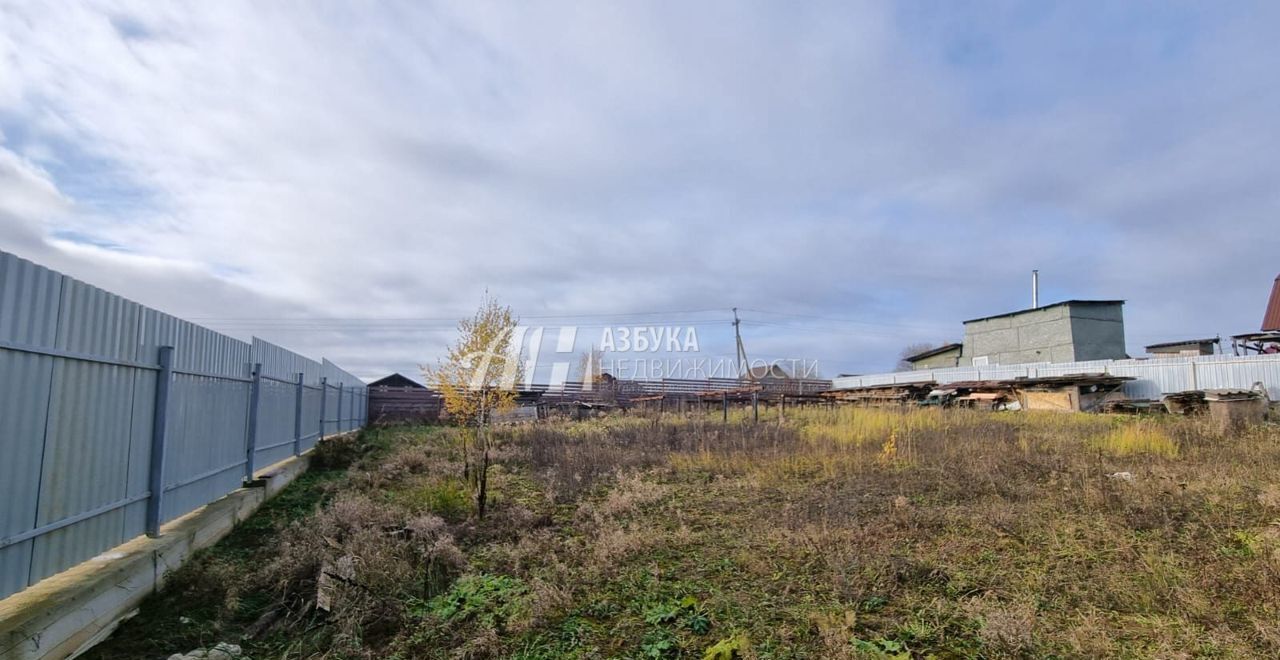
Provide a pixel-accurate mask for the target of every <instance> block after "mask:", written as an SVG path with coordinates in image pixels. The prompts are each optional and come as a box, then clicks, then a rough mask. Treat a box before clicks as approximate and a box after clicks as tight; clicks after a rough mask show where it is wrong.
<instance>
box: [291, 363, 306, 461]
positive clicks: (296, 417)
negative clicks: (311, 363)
mask: <svg viewBox="0 0 1280 660" xmlns="http://www.w3.org/2000/svg"><path fill="white" fill-rule="evenodd" d="M303 375H304V374H303V373H302V372H301V371H299V372H298V383H297V386H296V387H295V390H294V393H293V455H294V456H297V455H299V454H301V453H302V389H303V385H302V378H303Z"/></svg>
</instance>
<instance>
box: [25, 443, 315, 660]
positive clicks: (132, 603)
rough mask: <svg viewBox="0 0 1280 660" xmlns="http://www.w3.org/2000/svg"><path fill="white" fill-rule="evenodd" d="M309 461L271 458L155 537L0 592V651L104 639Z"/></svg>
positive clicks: (32, 654) (64, 648) (64, 652)
mask: <svg viewBox="0 0 1280 660" xmlns="http://www.w3.org/2000/svg"><path fill="white" fill-rule="evenodd" d="M310 463H311V453H310V452H308V453H306V454H303V455H302V456H297V457H292V458H289V459H286V460H284V461H281V462H279V463H276V464H275V465H272V466H270V467H268V468H266V469H264V470H262V471H261V472H259V473H258V480H257V481H255V485H254V486H252V487H247V488H241V489H239V490H235V491H232V492H231V493H229V494H228V495H226V496H225V497H223V498H221V499H219V500H215V501H213V502H211V503H209V504H206V505H205V506H203V507H201V508H199V509H196V510H195V511H192V512H191V513H188V514H187V515H185V516H182V517H181V518H178V519H176V520H174V521H172V522H170V523H168V524H167V525H165V526H164V527H162V528H161V530H160V536H159V537H158V538H148V537H145V536H140V537H138V538H135V539H133V540H131V541H128V542H126V543H124V544H122V545H119V546H116V547H115V548H112V549H111V550H109V551H107V552H104V553H103V554H101V555H98V556H97V557H94V558H92V559H90V560H88V561H85V562H83V563H81V564H79V565H77V566H74V567H72V568H69V569H67V570H65V571H63V572H61V573H58V574H57V575H53V576H50V577H48V578H46V579H44V580H41V581H40V582H38V583H36V584H34V585H32V586H30V587H27V588H26V589H24V590H22V591H20V592H18V593H16V594H13V595H12V596H9V597H8V598H5V599H4V600H0V659H3V660H61V659H62V658H74V657H75V656H77V655H79V654H81V653H83V652H85V651H87V650H88V649H89V648H91V647H92V646H93V645H94V644H97V643H98V642H100V641H102V640H103V639H106V637H107V636H108V635H110V634H111V632H112V631H114V630H115V628H116V626H118V625H120V622H122V621H124V620H125V619H128V618H129V617H131V616H133V615H134V614H136V613H137V611H138V605H139V603H141V602H142V600H143V599H144V598H146V597H147V596H148V595H150V594H152V593H155V592H156V591H158V590H159V589H160V588H162V587H163V586H164V584H165V578H166V576H167V575H168V574H169V573H170V572H171V571H173V570H174V569H176V568H178V567H179V566H181V565H182V564H183V563H184V562H186V561H187V559H188V558H190V557H191V555H192V554H193V553H195V552H196V551H197V550H200V549H202V548H207V547H209V546H211V545H213V544H214V543H217V542H218V540H220V539H221V538H222V537H224V536H226V535H227V534H229V533H230V532H231V530H232V529H233V528H234V527H235V526H236V525H237V524H238V523H240V522H241V521H243V520H244V519H246V518H248V517H249V516H250V515H252V514H253V512H254V511H257V509H258V507H259V506H261V505H262V503H263V502H265V501H266V500H267V499H270V498H271V497H272V496H273V495H275V494H276V493H279V492H280V491H281V490H283V489H284V487H285V486H287V485H289V483H290V482H292V481H293V480H294V479H295V478H297V476H298V475H300V474H302V473H303V472H305V471H306V470H307V468H308V467H309V466H310Z"/></svg>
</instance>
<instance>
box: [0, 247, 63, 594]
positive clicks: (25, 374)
mask: <svg viewBox="0 0 1280 660" xmlns="http://www.w3.org/2000/svg"><path fill="white" fill-rule="evenodd" d="M62 283H63V278H62V276H61V275H59V274H57V273H54V272H53V271H49V270H46V269H44V268H40V267H39V266H36V265H35V264H32V263H31V262H28V261H24V260H21V259H18V258H17V257H14V256H13V255H10V254H5V253H3V252H0V341H5V342H12V343H16V344H23V345H28V346H36V347H40V348H52V347H53V345H54V341H55V340H56V338H57V332H58V306H59V304H60V303H61V296H62ZM54 362H55V360H54V358H52V357H49V356H45V355H36V354H33V353H20V352H17V351H9V350H2V349H0V424H2V425H3V428H0V456H3V457H4V460H0V483H3V484H5V486H4V490H5V491H6V492H5V493H4V497H0V537H8V536H11V535H14V534H19V533H22V532H25V531H27V530H29V529H32V528H33V527H35V521H36V509H37V496H38V494H39V490H40V462H41V459H42V457H43V451H44V435H45V423H46V420H47V419H48V401H49V389H50V387H51V385H52V380H53V363H54ZM32 545H34V543H33V542H32V541H23V542H21V543H17V544H13V545H10V546H8V547H5V548H0V597H3V596H5V595H7V594H10V593H13V592H15V591H18V590H20V589H22V588H23V587H25V586H26V585H27V584H28V580H29V577H30V570H31V547H32Z"/></svg>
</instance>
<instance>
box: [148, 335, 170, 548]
mask: <svg viewBox="0 0 1280 660" xmlns="http://www.w3.org/2000/svg"><path fill="white" fill-rule="evenodd" d="M172 380H173V347H172V346H161V347H160V371H158V372H156V400H155V410H153V411H152V413H151V465H150V468H149V469H148V471H147V475H148V476H147V479H148V483H149V484H150V490H151V494H150V495H148V496H147V520H146V525H147V536H150V537H152V538H155V537H157V536H160V505H161V503H162V502H163V501H164V446H165V431H166V426H167V424H168V419H169V383H170V382H171V381H172Z"/></svg>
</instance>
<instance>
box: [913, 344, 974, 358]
mask: <svg viewBox="0 0 1280 660" xmlns="http://www.w3.org/2000/svg"><path fill="white" fill-rule="evenodd" d="M963 347H964V344H944V345H942V346H939V347H937V348H931V349H929V350H927V351H924V352H923V353H916V354H915V355H911V356H908V357H904V358H902V359H903V360H906V361H907V362H919V361H920V360H923V359H925V358H931V357H933V356H935V355H941V354H943V353H946V352H947V351H954V350H956V349H959V348H963Z"/></svg>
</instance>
